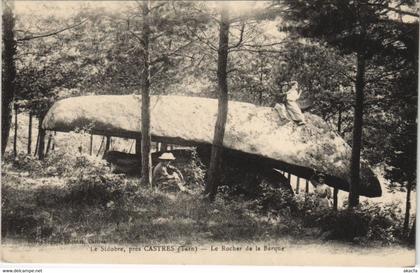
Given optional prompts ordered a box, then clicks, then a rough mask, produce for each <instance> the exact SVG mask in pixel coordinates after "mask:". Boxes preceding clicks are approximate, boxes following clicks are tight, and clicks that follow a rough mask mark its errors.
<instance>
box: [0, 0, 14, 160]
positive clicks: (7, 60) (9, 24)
mask: <svg viewBox="0 0 420 273" xmlns="http://www.w3.org/2000/svg"><path fill="white" fill-rule="evenodd" d="M2 3H3V16H2V25H3V50H2V81H1V82H2V88H1V89H2V90H1V155H2V158H3V156H4V152H5V151H6V146H7V141H8V139H9V132H10V126H11V123H12V108H11V107H12V102H13V98H14V95H15V78H16V66H15V59H14V58H15V55H16V40H15V36H14V27H15V18H14V15H13V5H14V4H13V3H14V1H3V2H2Z"/></svg>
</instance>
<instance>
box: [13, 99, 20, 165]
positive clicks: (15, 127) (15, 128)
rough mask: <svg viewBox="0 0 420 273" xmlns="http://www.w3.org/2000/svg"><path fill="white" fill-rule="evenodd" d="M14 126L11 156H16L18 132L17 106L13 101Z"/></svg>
mask: <svg viewBox="0 0 420 273" xmlns="http://www.w3.org/2000/svg"><path fill="white" fill-rule="evenodd" d="M14 108H15V126H14V135H13V156H14V157H16V156H17V134H18V111H19V107H18V105H17V104H16V103H15V107H14Z"/></svg>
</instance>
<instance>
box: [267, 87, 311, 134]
mask: <svg viewBox="0 0 420 273" xmlns="http://www.w3.org/2000/svg"><path fill="white" fill-rule="evenodd" d="M286 87H287V88H288V89H287V91H286V92H283V93H280V94H279V96H278V98H281V99H282V102H283V104H284V106H285V107H286V111H287V114H288V115H289V117H290V119H292V120H293V121H294V122H296V123H297V124H298V125H299V126H300V125H304V124H305V123H306V122H305V116H304V115H303V113H302V111H301V109H300V107H299V105H298V104H297V102H296V101H297V100H298V99H299V97H300V95H301V93H302V91H301V90H300V89H299V85H298V82H297V81H291V82H290V83H288V84H286ZM274 109H276V110H277V112H279V114H280V116H281V105H280V104H279V101H277V102H276V104H275V105H274Z"/></svg>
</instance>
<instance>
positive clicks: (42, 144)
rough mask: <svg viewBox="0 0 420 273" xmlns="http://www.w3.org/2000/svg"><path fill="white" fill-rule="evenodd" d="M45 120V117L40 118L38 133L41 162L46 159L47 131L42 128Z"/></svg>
mask: <svg viewBox="0 0 420 273" xmlns="http://www.w3.org/2000/svg"><path fill="white" fill-rule="evenodd" d="M43 120H44V115H42V116H40V117H39V123H38V132H39V142H38V158H39V160H43V159H44V156H45V155H44V152H45V130H44V129H43V128H42V121H43Z"/></svg>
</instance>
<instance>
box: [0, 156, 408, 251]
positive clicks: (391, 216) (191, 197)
mask: <svg viewBox="0 0 420 273" xmlns="http://www.w3.org/2000/svg"><path fill="white" fill-rule="evenodd" d="M190 164H191V170H192V171H191V173H187V172H186V180H187V181H190V182H189V185H190V186H194V187H192V189H194V191H193V192H194V193H193V194H186V193H182V192H172V193H171V192H162V191H158V190H156V189H151V188H149V187H146V186H139V180H138V179H136V178H127V177H125V176H124V175H121V174H113V173H112V172H111V170H110V168H109V166H108V165H107V164H106V162H104V161H102V160H100V159H98V158H96V157H92V156H87V155H84V154H75V155H72V154H60V153H52V154H51V155H50V156H49V157H48V158H47V159H46V160H45V161H43V162H41V161H38V160H36V159H34V158H32V157H30V156H29V157H28V156H25V155H23V154H20V155H19V156H18V158H17V159H16V160H12V159H11V158H7V157H6V160H5V161H4V163H3V165H2V170H3V172H2V236H3V239H11V240H14V239H17V240H25V241H27V242H35V243H64V244H66V243H99V242H106V243H149V242H159V243H165V242H168V243H169V242H171V243H188V242H209V241H224V242H228V241H243V242H245V241H268V240H276V239H280V238H284V237H292V238H294V239H297V240H301V239H309V240H312V239H316V240H338V241H346V242H352V243H357V244H363V245H369V244H396V243H401V237H402V235H401V232H400V231H401V223H402V213H401V211H399V210H398V208H397V206H392V205H389V206H384V207H379V206H378V205H374V204H369V203H364V204H362V206H361V207H360V208H358V209H355V210H354V211H351V212H349V211H347V210H343V211H338V212H335V211H332V210H331V209H320V208H319V207H318V205H317V200H316V199H315V197H314V196H313V195H306V196H304V195H297V196H292V195H290V194H289V193H287V192H285V191H283V190H281V189H275V188H272V187H270V186H268V185H264V184H262V185H260V187H258V192H257V194H256V196H257V197H253V198H250V197H247V196H244V195H238V194H235V193H234V192H235V189H232V187H226V186H224V187H220V189H219V193H218V195H217V197H216V200H215V201H214V202H209V201H208V200H206V199H204V198H203V197H202V194H201V191H200V190H199V187H198V188H197V185H200V183H201V182H200V183H195V182H196V181H197V180H200V181H202V178H203V177H202V176H203V170H202V169H200V167H199V164H196V163H194V162H193V163H190ZM191 181H192V182H191ZM192 184H194V185H192ZM187 186H188V185H187ZM190 188H191V187H190Z"/></svg>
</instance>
